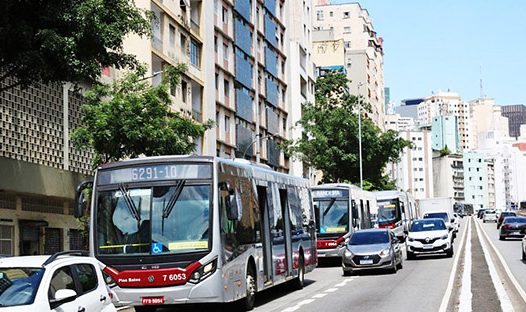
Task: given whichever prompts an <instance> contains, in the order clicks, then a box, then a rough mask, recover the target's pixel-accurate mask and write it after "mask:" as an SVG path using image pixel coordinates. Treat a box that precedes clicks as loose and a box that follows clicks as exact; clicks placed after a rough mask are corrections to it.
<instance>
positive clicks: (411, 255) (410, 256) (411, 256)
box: [407, 251, 416, 260]
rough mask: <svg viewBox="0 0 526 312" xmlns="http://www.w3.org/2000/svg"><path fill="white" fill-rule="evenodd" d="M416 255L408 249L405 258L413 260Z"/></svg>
mask: <svg viewBox="0 0 526 312" xmlns="http://www.w3.org/2000/svg"><path fill="white" fill-rule="evenodd" d="M415 259H416V256H415V253H414V252H411V251H408V252H407V260H415Z"/></svg>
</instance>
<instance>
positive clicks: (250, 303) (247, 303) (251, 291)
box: [239, 268, 256, 311]
mask: <svg viewBox="0 0 526 312" xmlns="http://www.w3.org/2000/svg"><path fill="white" fill-rule="evenodd" d="M246 288H247V289H246V295H245V298H243V299H241V300H240V301H239V308H240V309H241V310H242V311H250V310H252V309H254V303H255V302H256V277H255V273H254V272H253V270H252V268H248V271H247V287H246Z"/></svg>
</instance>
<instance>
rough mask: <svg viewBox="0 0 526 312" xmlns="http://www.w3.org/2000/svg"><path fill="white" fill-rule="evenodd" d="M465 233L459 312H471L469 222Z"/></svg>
mask: <svg viewBox="0 0 526 312" xmlns="http://www.w3.org/2000/svg"><path fill="white" fill-rule="evenodd" d="M466 231H467V232H468V234H467V235H468V238H467V240H466V250H465V251H464V272H463V273H462V286H461V288H460V297H459V301H460V303H459V306H458V311H459V312H471V311H472V306H471V299H472V297H473V293H472V292H471V268H472V263H471V220H470V221H469V223H468V226H467V229H466Z"/></svg>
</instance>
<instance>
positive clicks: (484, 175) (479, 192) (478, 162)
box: [463, 151, 494, 210]
mask: <svg viewBox="0 0 526 312" xmlns="http://www.w3.org/2000/svg"><path fill="white" fill-rule="evenodd" d="M463 162H464V163H463V165H464V193H465V197H466V200H465V203H467V204H472V205H473V208H474V209H475V210H477V209H482V208H489V191H488V188H489V183H488V172H487V164H486V161H485V157H484V154H483V153H480V152H475V151H471V152H465V153H464V154H463ZM493 179H494V177H493Z"/></svg>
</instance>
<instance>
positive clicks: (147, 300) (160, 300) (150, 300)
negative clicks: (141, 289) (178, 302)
mask: <svg viewBox="0 0 526 312" xmlns="http://www.w3.org/2000/svg"><path fill="white" fill-rule="evenodd" d="M141 302H142V304H144V305H148V304H164V296H159V297H142V298H141Z"/></svg>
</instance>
